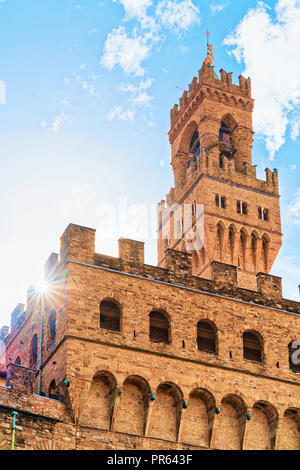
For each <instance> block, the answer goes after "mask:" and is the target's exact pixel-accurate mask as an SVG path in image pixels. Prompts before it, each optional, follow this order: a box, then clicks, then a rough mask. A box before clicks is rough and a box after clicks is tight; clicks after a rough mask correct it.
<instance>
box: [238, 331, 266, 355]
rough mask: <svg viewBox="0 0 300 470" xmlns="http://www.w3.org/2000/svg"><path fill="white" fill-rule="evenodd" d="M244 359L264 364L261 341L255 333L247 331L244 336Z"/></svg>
mask: <svg viewBox="0 0 300 470" xmlns="http://www.w3.org/2000/svg"><path fill="white" fill-rule="evenodd" d="M243 349H244V359H249V360H250V361H255V362H262V346H261V342H260V339H259V338H258V336H256V335H255V334H254V333H251V332H249V331H246V332H245V333H244V334H243Z"/></svg>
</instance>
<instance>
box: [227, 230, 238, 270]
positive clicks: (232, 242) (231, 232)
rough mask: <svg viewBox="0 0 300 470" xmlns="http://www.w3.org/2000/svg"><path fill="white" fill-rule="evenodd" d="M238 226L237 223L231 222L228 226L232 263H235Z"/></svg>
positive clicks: (229, 251) (229, 250)
mask: <svg viewBox="0 0 300 470" xmlns="http://www.w3.org/2000/svg"><path fill="white" fill-rule="evenodd" d="M236 234H237V228H236V226H235V224H230V225H229V227H228V250H227V251H228V253H229V254H230V263H231V264H235V260H234V258H235V244H236V241H235V240H236V236H237V235H236Z"/></svg>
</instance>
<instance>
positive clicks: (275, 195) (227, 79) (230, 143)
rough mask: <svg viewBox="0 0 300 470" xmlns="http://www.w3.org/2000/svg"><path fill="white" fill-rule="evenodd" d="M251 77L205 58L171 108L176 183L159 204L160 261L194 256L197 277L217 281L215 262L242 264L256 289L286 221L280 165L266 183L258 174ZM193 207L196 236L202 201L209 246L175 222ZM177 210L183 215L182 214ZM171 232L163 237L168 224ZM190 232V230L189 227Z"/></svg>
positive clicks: (245, 279) (243, 279) (242, 276)
mask: <svg viewBox="0 0 300 470" xmlns="http://www.w3.org/2000/svg"><path fill="white" fill-rule="evenodd" d="M253 107H254V100H253V99H252V97H251V80H250V78H248V79H245V78H244V77H242V76H240V77H239V85H235V84H233V83H232V73H226V72H225V71H224V70H220V78H219V77H218V76H217V75H216V73H215V72H214V67H213V66H211V65H207V64H206V63H203V65H202V68H201V70H199V76H198V79H197V78H196V77H194V78H193V80H192V82H191V84H190V85H189V90H188V92H187V91H184V93H183V95H182V97H181V98H180V102H179V106H178V105H177V104H175V106H174V107H173V109H172V110H171V129H170V131H169V140H170V144H171V165H172V169H173V173H174V187H173V188H172V189H171V190H170V192H169V194H168V195H167V198H166V201H161V203H160V204H159V208H160V209H161V211H159V213H160V216H159V221H158V265H159V266H162V267H165V250H166V248H172V249H176V250H179V251H188V252H190V253H191V255H192V269H193V274H194V275H197V276H201V277H205V278H208V279H211V277H212V276H211V263H212V262H213V261H220V262H222V263H225V264H228V265H233V266H237V267H238V284H239V285H240V286H241V287H246V288H250V289H252V290H256V288H257V287H256V274H257V273H259V272H263V273H269V271H270V269H271V267H272V265H273V263H274V261H275V259H276V256H277V254H278V252H279V249H280V247H281V239H282V234H281V221H280V206H279V191H278V174H277V170H274V171H273V172H272V171H271V170H269V169H266V180H265V181H263V180H260V179H258V178H257V177H256V166H255V165H254V166H253V165H252V144H253V128H252V112H253ZM187 204H189V205H190V207H191V211H192V220H193V221H192V230H194V231H195V233H197V230H198V227H197V223H196V222H197V220H196V218H197V217H196V216H197V214H196V206H197V205H201V207H203V219H201V223H203V228H204V230H203V232H204V233H203V235H204V237H203V246H202V245H201V246H200V247H199V246H197V247H195V249H194V248H193V246H192V249H191V243H190V239H191V238H189V244H188V249H187V243H186V239H185V235H184V233H183V234H181V233H180V236H178V231H177V232H176V230H175V227H176V226H177V224H178V213H177V216H175V215H174V213H175V211H173V212H172V210H171V211H170V212H169V216H168V217H164V216H162V211H163V210H164V209H165V208H166V206H167V207H169V208H170V207H171V208H172V207H177V208H178V211H179V212H180V216H179V217H182V220H181V222H180V224H181V227H182V226H184V217H185V212H184V206H185V205H187ZM178 211H177V212H178ZM167 223H168V224H169V226H170V234H169V235H168V236H167V237H166V236H164V230H163V229H164V226H165V224H167ZM183 232H184V230H183Z"/></svg>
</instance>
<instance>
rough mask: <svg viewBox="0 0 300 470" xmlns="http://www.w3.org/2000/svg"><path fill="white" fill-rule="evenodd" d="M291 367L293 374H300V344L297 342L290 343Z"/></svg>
mask: <svg viewBox="0 0 300 470" xmlns="http://www.w3.org/2000/svg"><path fill="white" fill-rule="evenodd" d="M288 348H289V367H290V370H292V371H293V372H300V343H299V341H297V340H294V341H291V342H290V343H289V346H288Z"/></svg>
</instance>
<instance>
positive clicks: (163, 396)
mask: <svg viewBox="0 0 300 470" xmlns="http://www.w3.org/2000/svg"><path fill="white" fill-rule="evenodd" d="M182 402H183V395H182V392H181V390H180V388H179V387H178V386H177V385H175V384H173V383H170V382H165V383H163V384H160V385H159V386H158V388H157V393H156V399H155V402H154V407H153V412H152V416H151V422H150V429H149V436H150V437H157V438H160V439H166V440H168V441H177V436H178V431H179V423H180V419H181V413H182Z"/></svg>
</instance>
